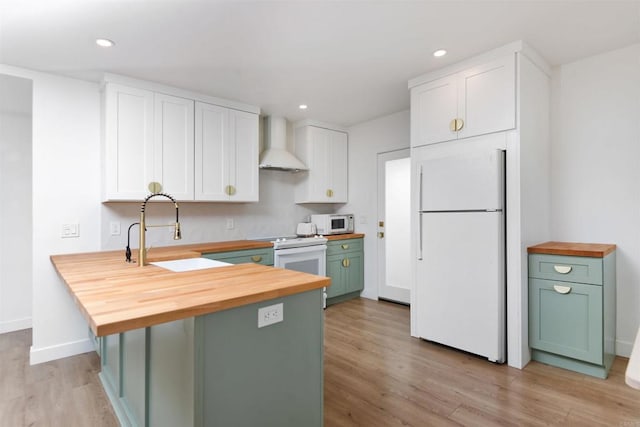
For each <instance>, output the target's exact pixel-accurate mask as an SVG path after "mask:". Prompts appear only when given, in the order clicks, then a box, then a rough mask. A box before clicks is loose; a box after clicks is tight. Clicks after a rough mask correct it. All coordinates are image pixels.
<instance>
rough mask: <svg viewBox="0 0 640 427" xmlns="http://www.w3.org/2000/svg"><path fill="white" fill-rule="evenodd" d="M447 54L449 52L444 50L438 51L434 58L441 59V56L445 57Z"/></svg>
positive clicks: (434, 53)
mask: <svg viewBox="0 0 640 427" xmlns="http://www.w3.org/2000/svg"><path fill="white" fill-rule="evenodd" d="M446 54H447V51H446V50H444V49H438V50H436V51H435V52H433V56H435V57H436V58H440V57H441V56H445V55H446Z"/></svg>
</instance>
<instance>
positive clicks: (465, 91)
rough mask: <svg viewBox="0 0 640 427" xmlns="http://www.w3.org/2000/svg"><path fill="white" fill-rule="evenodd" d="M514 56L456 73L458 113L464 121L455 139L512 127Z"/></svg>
mask: <svg viewBox="0 0 640 427" xmlns="http://www.w3.org/2000/svg"><path fill="white" fill-rule="evenodd" d="M515 79H516V70H515V55H509V56H507V57H504V58H501V59H498V60H496V61H493V62H490V63H488V64H484V65H482V66H478V67H475V68H471V69H469V70H466V71H464V72H462V73H460V74H459V80H458V85H459V87H458V115H459V117H461V118H462V119H463V120H464V126H463V128H462V129H461V130H460V131H459V132H458V138H466V137H470V136H475V135H482V134H486V133H490V132H498V131H502V130H507V129H513V128H515V127H516V80H515Z"/></svg>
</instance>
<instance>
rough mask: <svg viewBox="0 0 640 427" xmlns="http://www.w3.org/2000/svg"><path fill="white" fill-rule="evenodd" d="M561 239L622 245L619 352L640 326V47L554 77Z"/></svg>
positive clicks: (554, 195)
mask: <svg viewBox="0 0 640 427" xmlns="http://www.w3.org/2000/svg"><path fill="white" fill-rule="evenodd" d="M552 85H553V86H552V116H551V117H552V134H551V139H552V144H551V184H552V187H551V232H552V236H553V238H554V240H564V241H579V242H589V243H615V244H616V245H617V253H616V260H617V268H616V271H617V342H616V353H617V354H619V355H622V356H627V357H628V356H629V355H630V353H631V347H632V344H633V341H634V338H635V336H636V333H637V331H638V327H639V326H640V310H638V307H640V190H639V188H640V44H636V45H632V46H629V47H626V48H623V49H618V50H614V51H611V52H607V53H604V54H600V55H596V56H592V57H589V58H586V59H582V60H579V61H576V62H572V63H569V64H565V65H562V66H560V67H558V68H556V69H555V70H554V74H553V76H552Z"/></svg>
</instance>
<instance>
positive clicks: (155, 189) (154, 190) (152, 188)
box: [147, 181, 162, 194]
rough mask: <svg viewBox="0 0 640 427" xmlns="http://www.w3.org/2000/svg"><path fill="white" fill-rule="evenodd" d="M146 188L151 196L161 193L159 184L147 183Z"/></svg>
mask: <svg viewBox="0 0 640 427" xmlns="http://www.w3.org/2000/svg"><path fill="white" fill-rule="evenodd" d="M147 188H148V189H149V192H151V193H152V194H157V193H160V192H161V191H162V184H160V183H159V182H155V181H152V182H150V183H149V185H148V186H147Z"/></svg>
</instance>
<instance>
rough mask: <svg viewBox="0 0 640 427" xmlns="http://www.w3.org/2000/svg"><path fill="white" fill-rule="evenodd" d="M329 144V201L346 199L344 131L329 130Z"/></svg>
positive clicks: (345, 144)
mask: <svg viewBox="0 0 640 427" xmlns="http://www.w3.org/2000/svg"><path fill="white" fill-rule="evenodd" d="M330 132H331V133H330V145H329V148H328V152H327V166H328V174H327V177H328V188H329V190H330V193H329V194H330V196H329V201H330V202H331V203H347V201H348V194H347V192H348V170H347V169H348V167H347V165H348V155H349V153H348V145H347V144H348V141H347V134H346V133H344V132H335V131H330Z"/></svg>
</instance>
